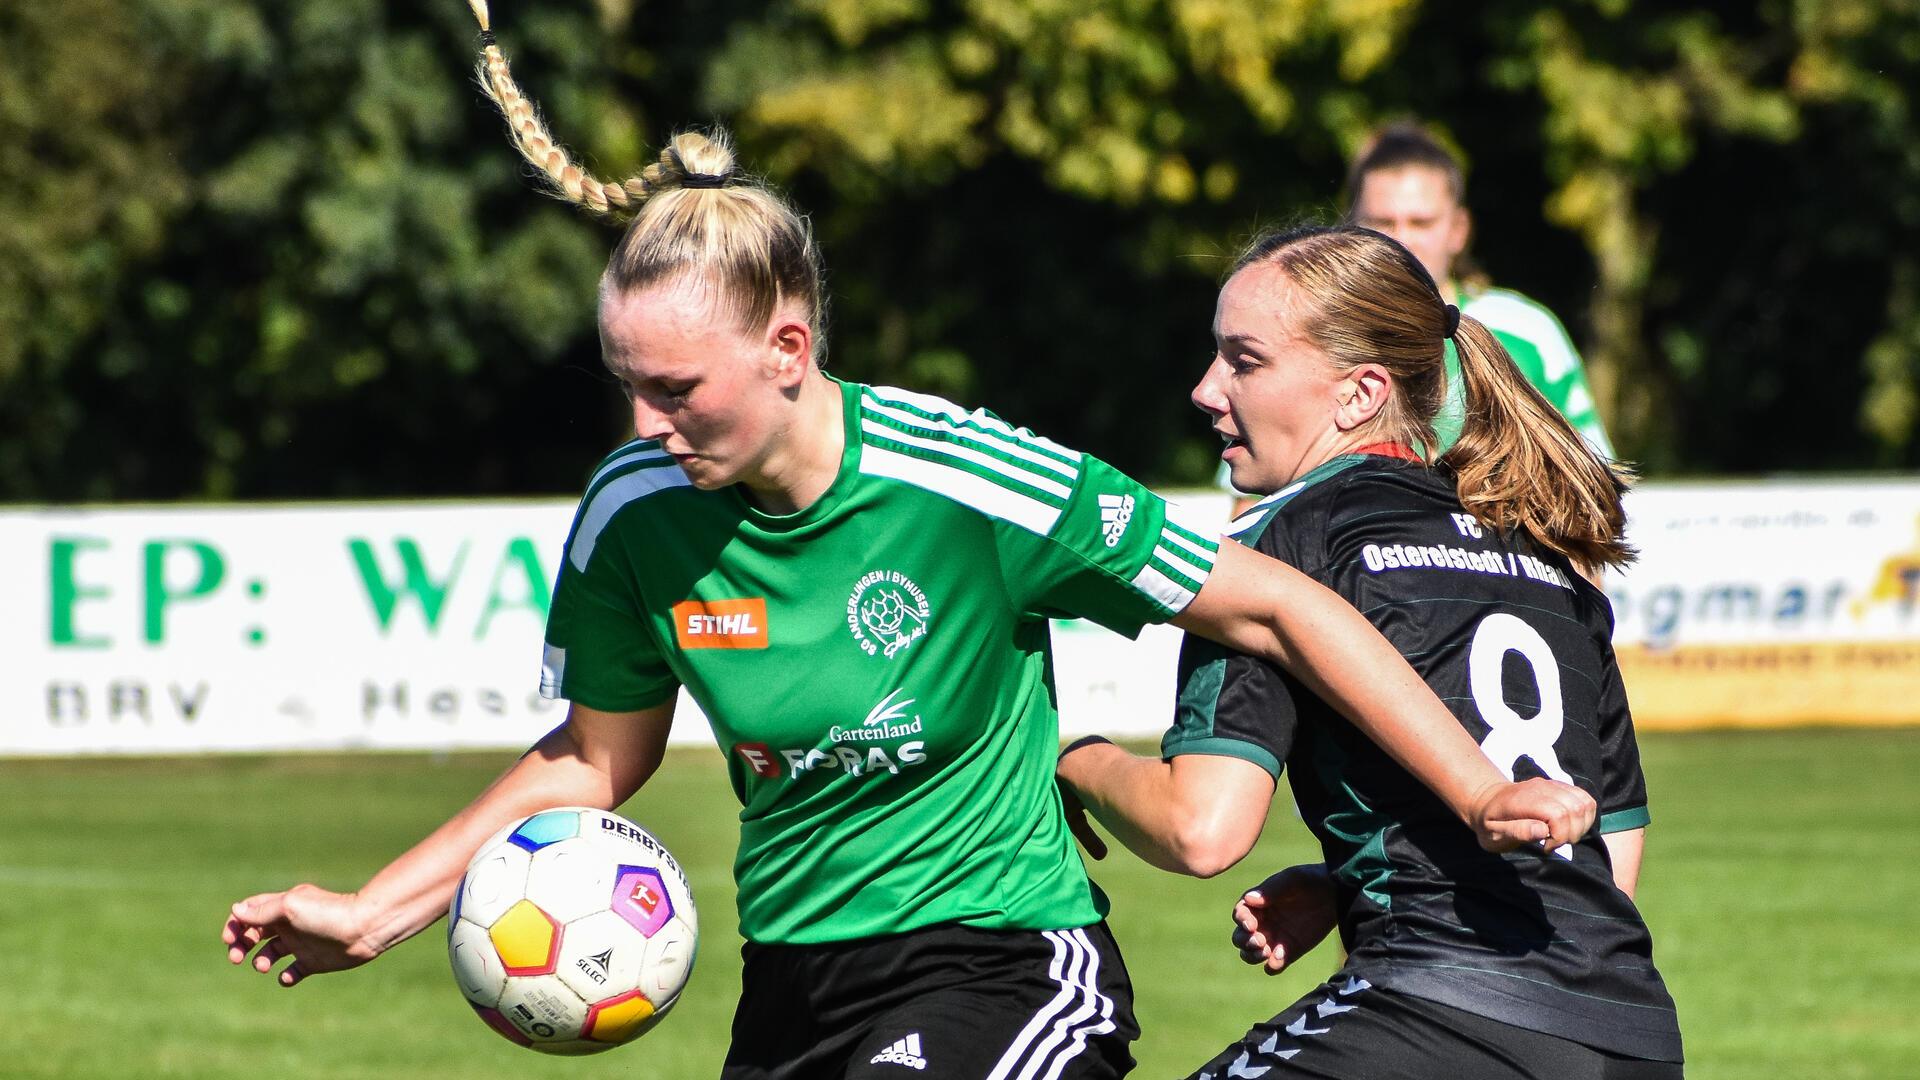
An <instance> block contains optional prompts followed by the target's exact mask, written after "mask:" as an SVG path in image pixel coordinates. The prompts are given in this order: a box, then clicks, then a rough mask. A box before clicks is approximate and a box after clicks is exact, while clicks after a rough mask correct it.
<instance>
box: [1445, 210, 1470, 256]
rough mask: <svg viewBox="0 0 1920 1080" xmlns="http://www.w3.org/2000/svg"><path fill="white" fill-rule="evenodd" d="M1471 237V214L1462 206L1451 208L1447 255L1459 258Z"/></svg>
mask: <svg viewBox="0 0 1920 1080" xmlns="http://www.w3.org/2000/svg"><path fill="white" fill-rule="evenodd" d="M1471 239H1473V214H1472V213H1470V212H1469V211H1468V210H1467V208H1466V207H1464V206H1456V207H1454V208H1453V224H1452V225H1451V226H1450V227H1449V228H1448V229H1447V255H1448V256H1450V257H1452V258H1456V259H1457V258H1459V257H1460V253H1461V252H1463V251H1465V250H1467V241H1469V240H1471Z"/></svg>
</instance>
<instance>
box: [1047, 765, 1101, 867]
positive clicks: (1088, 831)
mask: <svg viewBox="0 0 1920 1080" xmlns="http://www.w3.org/2000/svg"><path fill="white" fill-rule="evenodd" d="M1054 783H1055V784H1057V785H1058V786H1059V788H1060V809H1062V810H1064V811H1065V812H1066V815H1067V831H1068V832H1071V833H1072V834H1073V838H1074V839H1075V840H1078V841H1080V846H1081V847H1083V848H1085V849H1086V852H1087V854H1088V855H1089V856H1090V857H1092V858H1093V859H1094V860H1095V861H1096V862H1097V861H1099V860H1101V859H1104V858H1106V857H1107V842H1106V841H1105V840H1102V839H1101V838H1100V834H1099V833H1097V832H1095V831H1093V822H1092V821H1090V820H1088V818H1087V808H1086V806H1085V804H1083V803H1081V801H1080V796H1079V795H1076V794H1074V790H1073V788H1071V787H1069V786H1068V785H1067V783H1066V782H1065V781H1064V780H1056V781H1054Z"/></svg>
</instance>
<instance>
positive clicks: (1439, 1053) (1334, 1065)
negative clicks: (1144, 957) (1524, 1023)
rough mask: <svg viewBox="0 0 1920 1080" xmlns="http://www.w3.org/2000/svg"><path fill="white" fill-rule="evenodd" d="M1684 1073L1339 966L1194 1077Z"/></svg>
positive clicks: (1476, 1078)
mask: <svg viewBox="0 0 1920 1080" xmlns="http://www.w3.org/2000/svg"><path fill="white" fill-rule="evenodd" d="M1295 1076H1315V1077H1324V1078H1328V1080H1680V1077H1681V1067H1680V1065H1678V1064H1677V1063H1674V1062H1668V1061H1644V1060H1641V1059H1639V1058H1629V1057H1621V1056H1618V1055H1615V1054H1609V1053H1607V1052H1606V1051H1603V1050H1596V1049H1594V1048H1593V1047H1590V1046H1583V1045H1581V1044H1580V1043H1577V1042H1572V1041H1570V1040H1567V1039H1562V1038H1559V1037H1558V1036H1554V1035H1543V1034H1541V1033H1539V1032H1537V1031H1529V1030H1527V1029H1526V1028H1522V1027H1516V1026H1514V1025H1512V1024H1503V1023H1501V1022H1499V1021H1497V1020H1489V1019H1487V1018H1486V1017H1484V1016H1476V1015H1474V1014H1473V1013H1469V1012H1463V1011H1461V1010H1459V1009H1454V1008H1449V1007H1448V1006H1445V1005H1440V1004H1437V1003H1435V1002H1431V1001H1425V1000H1422V999H1420V998H1416V997H1408V996H1407V995H1405V994H1396V993H1394V992H1393V991H1391V990H1382V989H1379V988H1378V987H1374V986H1370V985H1368V983H1367V981H1366V980H1365V979H1356V978H1353V977H1352V976H1349V975H1347V974H1346V973H1344V972H1343V973H1341V974H1339V975H1335V976H1334V977H1333V978H1332V979H1330V980H1328V981H1327V982H1325V983H1322V984H1321V985H1320V987H1319V988H1318V989H1316V990H1314V991H1313V992H1312V993H1310V994H1308V995H1307V996H1306V997H1303V998H1301V999H1300V1000H1299V1001H1296V1002H1294V1004H1293V1007H1292V1008H1290V1009H1288V1010H1287V1011H1286V1012H1283V1013H1281V1014H1280V1015H1279V1016H1276V1017H1274V1018H1273V1019H1271V1020H1269V1021H1267V1022H1266V1023H1264V1024H1255V1025H1254V1026H1253V1029H1252V1030H1251V1031H1248V1032H1247V1033H1246V1035H1245V1036H1243V1037H1242V1038H1241V1039H1240V1041H1239V1042H1237V1043H1235V1044H1233V1045H1232V1046H1229V1047H1227V1049H1226V1050H1225V1051H1223V1052H1222V1053H1221V1054H1220V1055H1219V1056H1218V1057H1215V1058H1214V1059H1213V1060H1212V1061H1209V1062H1207V1064H1206V1065H1204V1066H1202V1067H1201V1068H1200V1069H1199V1070H1198V1071H1196V1072H1194V1073H1192V1074H1190V1077H1189V1080H1251V1078H1253V1077H1264V1078H1265V1080H1286V1078H1288V1077H1295Z"/></svg>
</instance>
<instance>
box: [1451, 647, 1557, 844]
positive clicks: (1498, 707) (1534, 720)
mask: <svg viewBox="0 0 1920 1080" xmlns="http://www.w3.org/2000/svg"><path fill="white" fill-rule="evenodd" d="M1508 653H1519V654H1520V658H1521V659H1523V660H1525V661H1526V662H1527V666H1528V667H1529V668H1532V669H1533V681H1534V685H1536V686H1538V687H1539V688H1540V711H1539V712H1538V713H1535V714H1534V715H1533V716H1531V717H1526V716H1521V715H1520V714H1519V713H1518V712H1515V711H1514V708H1513V706H1512V705H1509V704H1508V703H1507V695H1506V693H1505V691H1504V690H1503V688H1502V686H1501V681H1502V680H1501V677H1500V676H1501V668H1502V666H1503V665H1504V664H1505V662H1506V658H1507V654H1508ZM1467 681H1468V685H1469V686H1471V687H1472V690H1473V703H1474V704H1475V705H1476V706H1478V707H1479V709H1480V718H1481V719H1482V720H1485V721H1486V722H1487V727H1488V728H1490V729H1492V730H1490V731H1488V732H1487V737H1486V738H1485V739H1482V740H1481V741H1480V749H1481V750H1482V751H1483V752H1485V753H1486V755H1487V757H1488V758H1490V759H1492V761H1493V765H1494V767H1495V768H1497V769H1499V770H1500V771H1501V772H1502V773H1504V774H1505V775H1506V778H1507V779H1509V780H1511V779H1513V767H1514V765H1515V763H1517V762H1518V761H1519V760H1520V759H1521V758H1523V757H1527V758H1532V759H1533V763H1534V764H1535V765H1537V766H1539V768H1540V771H1541V772H1543V773H1545V774H1547V775H1548V776H1549V777H1551V778H1553V779H1555V780H1558V781H1560V782H1561V783H1563V784H1571V783H1573V777H1571V776H1569V775H1568V774H1567V770H1565V769H1563V768H1561V766H1560V757H1559V755H1558V754H1556V753H1555V752H1554V744H1555V743H1558V742H1559V741H1560V732H1561V730H1562V729H1563V728H1564V727H1565V726H1566V706H1565V704H1564V703H1563V700H1562V698H1561V695H1560V662H1559V661H1558V660H1556V659H1554V656H1553V649H1552V647H1551V646H1549V645H1548V644H1547V639H1546V638H1543V637H1541V636H1540V632H1539V631H1537V630H1535V629H1534V628H1533V627H1531V626H1528V625H1527V624H1526V623H1525V622H1524V621H1523V620H1521V619H1520V618H1518V617H1517V616H1513V615H1508V614H1506V613H1504V612H1501V613H1498V614H1493V615H1489V616H1487V617H1486V618H1484V619H1482V620H1480V625H1479V626H1478V627H1476V628H1475V629H1474V631H1473V648H1472V650H1471V651H1470V652H1469V653H1468V654H1467ZM1554 854H1556V855H1559V856H1560V857H1562V858H1565V859H1572V858H1573V848H1572V846H1571V845H1569V846H1567V847H1563V848H1561V849H1560V850H1558V851H1556V852H1554Z"/></svg>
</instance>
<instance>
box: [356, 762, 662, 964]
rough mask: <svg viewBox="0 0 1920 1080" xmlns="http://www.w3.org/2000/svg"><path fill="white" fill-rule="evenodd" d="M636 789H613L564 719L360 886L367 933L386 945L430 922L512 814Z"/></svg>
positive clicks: (622, 796) (606, 803)
mask: <svg viewBox="0 0 1920 1080" xmlns="http://www.w3.org/2000/svg"><path fill="white" fill-rule="evenodd" d="M631 794H632V792H631V791H627V792H620V791H617V790H615V786H614V781H613V779H612V778H611V777H610V776H609V775H608V773H607V772H606V771H605V770H604V769H602V768H600V767H597V766H596V765H595V764H593V763H591V762H590V761H588V760H587V759H586V758H585V757H583V756H582V754H581V753H580V751H579V747H578V746H577V744H576V743H575V742H574V739H573V736H572V733H571V731H570V729H569V727H568V725H565V724H563V725H561V726H560V727H558V728H556V729H554V730H553V731H552V732H550V733H548V735H547V736H546V737H545V738H543V739H542V740H541V741H540V742H539V743H538V744H536V745H535V746H534V748H533V749H532V750H531V751H529V752H528V753H527V754H526V755H525V756H524V757H522V758H521V759H520V760H519V761H517V762H515V763H514V765H513V767H512V768H510V769H508V770H507V771H506V772H505V773H502V774H501V775H500V777H499V778H498V779H496V780H495V781H494V782H493V783H492V784H491V785H489V786H488V787H487V789H486V790H485V791H483V792H481V793H480V795H479V796H478V797H477V798H475V799H474V800H473V802H471V803H469V804H468V805H467V806H466V808H465V809H463V810H461V811H460V812H459V813H457V814H455V815H454V816H453V817H452V818H451V819H450V820H448V821H447V822H446V824H444V825H441V826H440V827H439V828H438V829H435V830H434V831H433V832H432V833H431V834H429V835H428V836H427V838H426V839H424V840H422V841H420V842H419V843H418V844H415V845H414V846H413V847H412V848H410V849H409V850H408V851H407V852H406V853H405V854H403V855H401V856H400V857H399V858H397V859H395V860H394V861H393V862H391V863H389V864H387V866H386V867H385V868H384V869H382V870H381V871H380V872H379V873H377V874H375V875H374V876H373V878H372V879H371V880H369V881H368V882H367V884H366V885H365V886H363V887H362V888H361V889H360V891H359V892H358V893H357V894H355V898H354V906H355V908H356V910H357V911H358V913H359V918H358V921H359V923H360V926H361V928H362V931H361V938H362V940H363V941H365V942H366V943H367V944H368V945H369V946H370V947H372V948H373V949H374V950H375V951H376V952H385V951H386V950H387V949H390V948H392V947H393V946H394V945H397V944H399V943H400V942H402V941H405V940H406V939H407V938H409V937H412V936H413V935H415V934H417V933H419V932H420V931H422V930H424V929H426V928H427V927H429V926H432V925H433V924H434V923H435V922H436V921H438V920H439V918H440V917H441V916H442V915H445V914H446V912H447V907H448V905H449V904H450V903H451V902H452V900H453V893H454V890H455V889H456V888H458V887H459V883H460V878H461V875H462V874H463V873H465V871H466V865H467V861H468V860H469V859H471V858H472V857H473V853H474V852H475V851H477V850H479V848H480V845H481V844H483V843H485V842H486V840H487V838H488V837H490V836H492V835H493V834H494V833H495V832H497V831H499V830H500V829H501V828H502V827H503V826H505V825H506V824H507V823H508V822H511V821H514V820H516V819H518V818H522V817H526V816H528V815H529V814H534V813H538V812H539V811H541V810H546V809H550V808H552V807H555V806H597V807H600V808H601V809H609V810H610V809H612V808H614V807H615V806H618V805H619V804H620V803H621V802H624V801H625V800H626V798H627V796H629V795H631Z"/></svg>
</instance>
